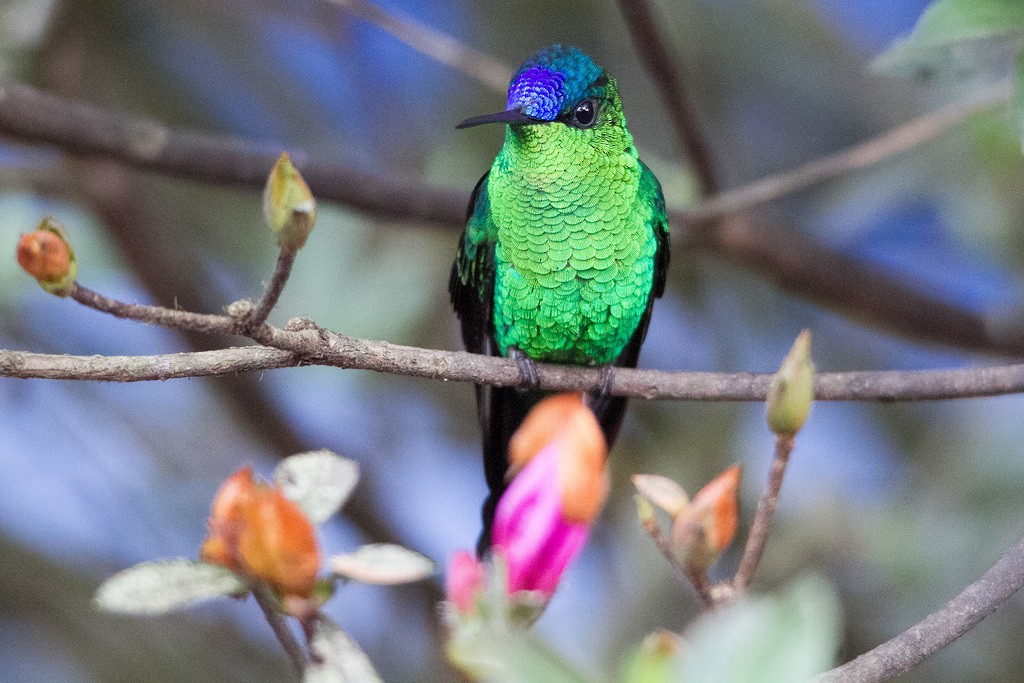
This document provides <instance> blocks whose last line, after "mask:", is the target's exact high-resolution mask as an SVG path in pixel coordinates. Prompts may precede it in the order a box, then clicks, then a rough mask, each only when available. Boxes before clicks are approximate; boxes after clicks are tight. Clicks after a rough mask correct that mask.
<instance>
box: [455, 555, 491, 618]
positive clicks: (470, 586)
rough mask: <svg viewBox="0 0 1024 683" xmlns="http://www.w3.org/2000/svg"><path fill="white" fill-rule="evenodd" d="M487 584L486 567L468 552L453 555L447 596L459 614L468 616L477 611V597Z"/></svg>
mask: <svg viewBox="0 0 1024 683" xmlns="http://www.w3.org/2000/svg"><path fill="white" fill-rule="evenodd" d="M486 583H487V574H486V572H485V570H484V565H483V564H482V563H481V562H480V560H478V559H476V557H475V556H474V555H473V553H471V552H469V551H468V550H460V551H458V552H456V553H455V554H454V555H452V558H451V560H450V561H449V563H448V573H447V574H446V575H445V594H446V595H447V596H448V600H449V602H451V603H452V604H454V605H455V609H456V610H457V611H458V612H459V614H461V615H463V616H466V615H470V614H474V613H476V611H477V596H478V595H480V592H481V591H482V590H483V589H484V586H485V585H486Z"/></svg>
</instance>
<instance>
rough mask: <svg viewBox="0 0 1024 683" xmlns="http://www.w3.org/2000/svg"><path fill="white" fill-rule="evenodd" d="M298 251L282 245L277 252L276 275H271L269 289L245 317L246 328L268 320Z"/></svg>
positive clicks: (255, 327)
mask: <svg viewBox="0 0 1024 683" xmlns="http://www.w3.org/2000/svg"><path fill="white" fill-rule="evenodd" d="M297 253H298V252H296V251H295V250H294V249H288V248H286V247H282V248H281V251H279V252H278V253H277V264H276V265H275V266H274V275H273V277H271V279H270V284H268V285H267V289H266V291H264V292H263V296H262V297H260V300H259V302H258V303H257V304H256V307H255V308H254V309H253V310H252V313H250V314H249V316H248V317H247V318H246V319H245V327H246V330H249V331H251V330H255V329H257V328H259V327H261V326H262V325H263V323H265V322H267V317H268V316H269V315H270V312H271V311H272V310H273V309H274V306H276V305H277V300H278V299H279V298H280V297H281V292H282V291H284V286H285V284H286V283H287V282H288V276H289V275H291V273H292V266H293V265H294V264H295V256H296V254H297Z"/></svg>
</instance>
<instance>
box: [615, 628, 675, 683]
mask: <svg viewBox="0 0 1024 683" xmlns="http://www.w3.org/2000/svg"><path fill="white" fill-rule="evenodd" d="M681 649H682V643H681V639H680V638H679V636H678V635H676V634H675V633H672V632H671V631H663V630H659V631H655V632H654V633H652V634H650V635H649V636H647V637H646V638H645V639H644V642H643V643H642V644H641V645H640V647H638V648H637V649H636V650H635V651H634V652H633V654H631V655H630V656H629V658H627V660H626V662H625V665H624V666H623V670H622V675H621V676H620V677H619V679H620V680H622V681H624V683H670V682H671V681H676V680H678V679H679V652H680V650H681Z"/></svg>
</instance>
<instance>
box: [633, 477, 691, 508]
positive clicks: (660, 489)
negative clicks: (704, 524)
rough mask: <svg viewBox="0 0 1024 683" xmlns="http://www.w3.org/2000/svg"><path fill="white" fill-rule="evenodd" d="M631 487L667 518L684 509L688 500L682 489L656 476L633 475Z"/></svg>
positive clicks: (666, 478)
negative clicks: (662, 511) (663, 512)
mask: <svg viewBox="0 0 1024 683" xmlns="http://www.w3.org/2000/svg"><path fill="white" fill-rule="evenodd" d="M633 486H634V487H636V490H637V492H638V493H639V494H640V495H641V496H642V497H643V498H645V499H647V500H648V501H650V502H651V503H652V504H654V505H657V506H658V507H659V508H661V509H662V510H664V511H665V512H666V513H668V515H669V517H673V518H674V517H675V516H676V515H678V514H679V513H680V512H682V511H683V510H684V509H686V505H687V503H689V502H690V501H689V499H688V498H687V497H686V491H684V490H683V487H682V486H680V485H679V484H677V483H675V482H674V481H672V480H671V479H669V478H668V477H662V476H660V475H657V474H634V475H633Z"/></svg>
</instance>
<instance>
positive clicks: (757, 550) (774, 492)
mask: <svg viewBox="0 0 1024 683" xmlns="http://www.w3.org/2000/svg"><path fill="white" fill-rule="evenodd" d="M793 444H794V439H793V437H792V436H790V435H781V434H776V435H775V461H774V462H773V463H772V470H771V473H770V474H769V475H768V483H766V484H765V487H764V492H763V493H762V494H761V500H760V501H759V502H758V503H757V512H756V513H755V515H754V523H753V524H752V525H751V526H750V536H749V537H748V538H747V546H746V548H744V550H743V559H742V560H741V561H740V568H739V569H738V570H737V571H736V577H735V578H734V579H733V585H734V586H735V587H736V590H737V591H738V592H742V591H744V590H746V588H747V586H749V585H750V582H751V581H753V579H754V572H756V571H757V566H758V565H759V564H760V563H761V556H762V555H763V554H764V547H765V544H766V543H767V542H768V534H769V533H771V530H772V519H773V518H774V517H775V508H776V507H778V505H779V491H780V490H781V489H782V478H783V477H784V476H785V474H786V465H787V464H788V463H789V454H790V453H792V452H793Z"/></svg>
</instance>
